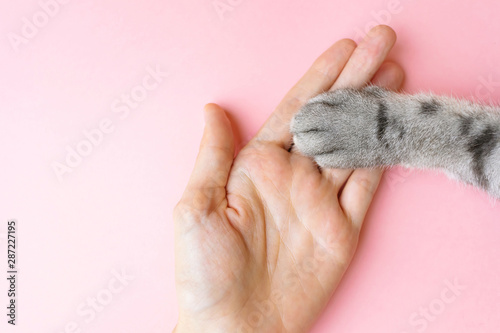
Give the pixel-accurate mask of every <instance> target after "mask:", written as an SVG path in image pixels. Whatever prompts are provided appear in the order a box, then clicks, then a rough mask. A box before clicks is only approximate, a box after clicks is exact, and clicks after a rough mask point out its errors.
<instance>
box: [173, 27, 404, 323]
mask: <svg viewBox="0 0 500 333" xmlns="http://www.w3.org/2000/svg"><path fill="white" fill-rule="evenodd" d="M395 41H396V34H395V32H394V31H393V30H392V29H391V28H389V27H388V26H377V27H375V28H373V29H372V30H371V31H369V32H368V34H367V36H366V37H365V39H364V40H363V41H361V42H360V44H359V45H356V43H355V42H354V41H352V40H350V39H343V40H340V41H338V42H336V43H335V44H334V45H333V46H331V47H330V48H329V49H328V50H326V51H325V52H324V53H323V54H322V55H321V56H320V57H319V58H318V59H317V60H316V61H315V62H314V63H313V65H312V66H311V68H310V69H309V70H308V71H307V72H306V73H305V75H304V76H303V77H302V78H301V79H300V80H299V82H298V83H297V84H296V85H295V86H294V87H293V88H292V89H291V90H290V91H289V92H288V93H287V94H286V96H285V97H284V99H283V100H282V101H281V103H280V104H279V105H278V107H277V108H276V110H275V111H274V113H273V114H272V115H271V116H270V117H269V119H268V120H267V121H266V123H265V124H264V125H263V126H262V128H261V129H260V131H259V132H258V133H257V135H256V136H255V137H254V138H253V139H252V140H251V141H250V142H248V144H247V145H246V146H245V147H244V148H243V149H242V150H241V151H240V152H239V153H238V154H237V156H236V157H234V152H235V143H234V138H233V133H232V128H231V123H230V121H229V120H228V118H227V116H226V114H225V112H224V110H222V109H221V108H220V107H219V106H217V105H216V104H207V105H206V106H205V111H204V114H205V130H204V133H203V138H202V141H201V144H200V150H199V153H198V157H197V160H196V163H195V166H194V170H193V172H192V175H191V177H190V179H189V182H188V185H187V187H186V189H185V192H184V193H183V195H182V198H181V200H180V201H179V203H178V204H177V205H176V207H175V209H174V224H175V258H176V262H175V274H176V288H177V298H178V308H179V320H178V324H177V326H176V328H175V329H174V332H307V330H308V329H309V328H310V327H311V326H312V325H313V324H314V322H315V320H316V319H317V317H318V316H319V315H320V313H321V311H322V310H323V308H324V307H325V305H326V304H327V302H328V301H329V299H330V298H331V296H332V294H333V293H334V291H335V289H336V287H337V286H338V284H339V282H340V281H341V278H342V276H343V275H344V273H345V271H346V269H347V268H348V265H349V263H350V262H351V260H352V258H353V255H354V252H355V250H356V247H357V243H358V238H359V233H360V230H361V227H362V224H363V220H364V218H365V215H366V212H367V210H368V208H369V205H370V203H371V201H372V198H373V195H374V194H375V191H376V189H377V186H378V183H379V181H380V178H381V175H382V171H381V170H378V169H377V170H367V169H357V170H346V169H319V168H318V167H317V166H316V165H315V163H314V162H313V161H312V160H311V159H309V158H307V157H305V156H302V155H300V154H299V153H298V152H296V151H294V150H293V149H292V150H291V151H289V150H290V145H291V141H292V138H291V135H290V133H289V123H290V120H291V118H292V117H293V115H294V114H295V113H296V112H297V111H298V110H299V108H300V107H301V106H302V105H303V104H304V103H305V102H306V101H307V100H308V99H309V98H311V97H313V96H315V95H317V94H319V93H321V92H323V91H327V90H329V89H337V88H341V87H348V86H349V87H362V86H364V85H366V84H367V83H370V82H371V83H373V84H376V85H380V86H384V87H386V88H388V89H393V90H397V89H399V88H400V87H401V84H402V82H403V77H404V73H403V70H402V68H401V67H400V66H399V65H398V64H396V63H394V62H390V61H385V59H386V56H387V54H388V53H389V51H390V50H391V48H392V46H393V45H394V43H395Z"/></svg>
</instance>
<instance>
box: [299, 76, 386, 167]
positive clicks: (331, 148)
mask: <svg viewBox="0 0 500 333" xmlns="http://www.w3.org/2000/svg"><path fill="white" fill-rule="evenodd" d="M387 94H388V91H386V90H384V89H383V88H380V87H376V86H369V87H366V88H363V89H352V88H345V89H338V90H335V91H331V92H326V93H323V94H320V95H318V96H316V97H314V98H312V99H310V100H309V101H308V102H307V103H306V104H305V105H304V106H303V107H302V108H301V109H300V111H299V112H298V113H297V114H296V115H295V117H294V118H293V119H292V122H291V126H290V131H291V133H292V135H293V141H294V144H295V147H296V148H297V149H298V150H299V151H300V152H301V153H302V154H304V155H306V156H310V157H313V158H314V160H315V161H316V163H317V164H318V165H319V166H321V167H332V168H362V167H372V166H375V165H377V164H380V157H381V156H382V154H381V152H380V150H381V144H380V141H381V140H380V139H381V136H383V134H384V133H383V130H384V126H385V125H386V124H384V122H387V119H384V104H383V103H382V102H381V101H382V100H383V98H384V97H385V96H386V95H387Z"/></svg>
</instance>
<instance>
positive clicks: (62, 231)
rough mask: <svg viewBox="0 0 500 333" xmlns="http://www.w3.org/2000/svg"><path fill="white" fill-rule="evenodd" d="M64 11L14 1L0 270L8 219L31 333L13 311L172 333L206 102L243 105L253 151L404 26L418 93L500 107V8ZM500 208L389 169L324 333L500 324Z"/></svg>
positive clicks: (1, 46) (4, 44) (261, 5)
mask: <svg viewBox="0 0 500 333" xmlns="http://www.w3.org/2000/svg"><path fill="white" fill-rule="evenodd" d="M62 2H66V3H65V4H59V5H57V6H54V5H53V4H54V3H56V2H55V0H42V1H41V2H40V3H43V4H45V3H52V6H45V7H46V10H47V11H49V12H51V15H52V16H50V17H49V16H45V17H44V15H43V14H40V13H41V10H42V9H41V7H40V4H39V2H38V1H34V0H31V1H23V2H10V1H2V2H1V3H0V36H2V39H1V41H0V60H1V79H0V80H1V81H0V82H1V89H0V97H1V99H0V100H1V101H2V108H1V111H0V124H2V130H1V131H0V152H1V156H2V157H3V160H2V172H1V173H0V189H1V191H0V193H1V194H0V248H1V249H3V250H2V251H1V254H0V258H1V259H0V260H1V262H2V265H1V267H2V273H1V275H2V276H3V274H4V273H5V271H6V267H5V262H6V255H5V248H6V240H5V232H6V227H7V220H8V219H16V220H17V221H18V224H19V231H18V237H19V239H20V240H19V242H20V243H19V246H20V247H19V251H18V256H19V283H18V288H19V290H20V294H19V298H18V301H19V306H18V325H17V326H16V327H15V328H13V327H10V325H7V324H6V316H5V314H4V312H6V310H2V312H1V316H0V318H2V319H1V322H0V331H1V332H30V333H31V332H37V333H38V332H46V333H49V332H51V333H62V332H77V331H76V330H75V328H74V327H78V328H79V329H81V331H82V332H96V333H101V332H121V333H129V332H130V333H132V332H149V333H157V332H168V331H171V330H172V328H173V327H174V326H175V323H176V317H177V308H176V300H175V287H174V257H173V226H172V218H171V215H172V209H173V206H174V205H175V203H176V202H177V200H178V199H179V198H180V195H181V193H182V191H183V188H184V185H185V184H186V181H187V179H188V176H189V173H190V171H191V168H192V165H193V162H194V159H195V157H196V153H197V151H198V143H199V140H200V138H201V131H202V128H203V117H202V107H203V105H204V104H205V103H207V102H217V103H219V104H221V105H222V106H224V107H226V108H227V109H228V110H230V111H231V114H232V118H233V119H235V120H236V121H237V122H238V124H239V125H240V126H241V127H242V134H241V136H242V138H243V140H246V139H248V138H249V137H250V136H251V135H253V134H254V133H255V131H256V130H257V129H258V127H259V126H260V124H261V123H262V122H263V121H264V120H265V119H266V118H267V117H268V116H269V114H270V113H271V112H272V110H273V108H274V107H275V106H276V105H277V103H278V102H279V100H280V99H281V98H282V96H283V95H284V93H285V92H286V91H287V90H288V89H289V88H290V87H291V86H292V85H293V84H294V83H295V82H296V80H297V79H298V78H299V77H300V76H301V75H302V73H303V72H304V71H305V70H306V69H307V68H308V66H309V65H310V64H311V63H312V61H313V60H314V59H315V58H316V57H317V56H318V55H319V54H320V53H321V52H322V51H323V50H325V49H326V48H327V47H328V46H330V45H331V44H332V43H333V42H335V41H336V40H338V39H341V38H344V37H351V38H356V39H359V38H360V35H361V33H362V32H364V31H366V29H368V28H369V27H370V26H372V25H374V23H375V22H376V23H384V24H389V25H391V26H392V27H393V28H394V29H395V31H396V32H397V34H398V42H397V44H396V47H395V49H394V50H393V52H392V53H391V55H390V58H391V59H394V60H397V61H398V62H400V63H401V64H402V66H403V67H404V68H405V70H406V72H407V81H406V86H405V89H406V90H407V91H409V92H416V91H419V90H425V91H428V90H430V91H434V92H436V93H440V94H453V95H455V96H461V97H467V98H476V99H481V100H487V101H489V100H492V101H499V100H500V65H499V63H498V59H500V44H499V32H500V20H499V19H498V13H499V12H500V3H499V2H497V1H492V0H490V1H481V2H478V1H475V2H472V1H451V0H446V1H432V0H425V1H424V0H421V1H414V0H391V1H381V0H376V1H374V0H370V1H368V0H364V1H332V0H329V1H271V2H270V1H243V0H241V1H234V0H233V1H229V0H220V1H213V0H206V1H168V2H166V1H141V2H139V1H131V2H126V1H117V0H114V1H113V0H101V1H90V0H88V1H62V0H60V3H62ZM57 3H59V2H57ZM57 3H56V4H57ZM216 3H225V4H226V5H227V6H230V8H231V10H228V11H226V12H224V13H218V12H217V11H216V9H215V7H214V4H216ZM34 16H35V20H38V21H37V22H38V24H39V25H43V27H41V28H36V27H35V30H34V29H33V28H32V29H31V30H30V29H29V27H27V23H26V20H28V21H31V22H33V19H34ZM24 18H26V20H24ZM44 18H46V19H47V20H44ZM23 33H24V34H25V35H24V36H25V37H23ZM14 34H15V35H16V36H17V37H16V36H15V35H14ZM26 36H27V37H26ZM152 71H156V72H157V74H155V78H153V77H148V75H151V74H150V73H151V72H152ZM164 73H168V75H166V74H164ZM146 88H147V89H146ZM131 93H132V95H133V96H135V98H136V102H137V103H134V102H133V101H132V102H129V103H130V104H129V106H127V104H126V103H127V102H126V101H125V99H126V98H127V97H126V96H124V95H123V94H131ZM96 129H98V131H99V132H98V131H97V130H96ZM85 133H87V134H85ZM86 135H89V136H91V137H92V138H93V140H94V143H95V144H94V145H91V146H89V145H87V144H86V142H88V141H87V139H86ZM72 149H80V150H81V151H83V152H84V153H85V155H86V156H84V157H83V158H82V159H81V160H78V159H76V158H75V157H74V156H73V157H68V154H70V153H69V151H71V150H72ZM66 158H69V159H70V160H69V161H70V163H71V164H72V167H69V168H67V169H64V172H62V171H61V170H59V174H58V173H57V172H55V171H54V165H58V164H57V163H60V164H63V163H66V161H65V160H66ZM72 158H73V159H72ZM61 172H62V173H61ZM499 216H500V205H498V203H497V204H493V203H492V202H491V200H489V199H488V198H487V197H486V196H485V195H484V194H482V193H479V192H477V191H474V190H472V189H470V188H468V187H467V188H466V187H464V186H461V185H458V184H456V183H453V182H451V181H449V180H447V178H446V177H444V176H442V175H439V174H436V173H432V172H407V171H405V170H403V169H395V170H393V171H390V172H388V173H386V175H385V176H384V180H383V182H382V184H381V187H380V191H379V193H378V195H377V197H376V199H375V202H374V204H373V206H372V208H371V210H370V213H369V217H368V220H367V221H366V224H365V229H364V231H363V233H362V235H361V241H360V245H359V251H358V253H357V254H356V257H355V259H354V262H353V263H352V266H351V268H350V270H349V271H348V272H347V274H346V275H345V279H344V280H343V282H342V284H341V285H340V287H339V289H338V291H337V293H336V294H335V296H334V297H333V298H332V300H331V302H330V304H329V306H328V308H327V309H326V310H325V312H324V314H323V315H322V317H321V318H320V320H319V321H318V323H317V325H316V326H315V328H314V329H313V332H315V333H319V332H371V333H382V332H384V333H386V332H394V333H403V332H406V333H413V332H424V331H425V332H456V333H460V332H499V331H500V285H499V283H498V281H500V245H499V242H498V240H499V239H500V221H499ZM117 276H121V277H120V278H117ZM1 281H2V282H0V295H1V296H0V304H1V308H2V309H5V306H6V304H7V303H6V302H7V296H6V290H7V281H6V279H5V278H2V279H1ZM453 284H459V285H461V286H465V287H464V288H463V289H460V288H458V289H457V287H450V285H453ZM92 298H98V299H100V300H101V301H102V302H104V303H105V304H103V306H102V307H100V308H99V311H93V310H89V309H91V308H90V307H89V305H88V302H91V300H92ZM429 309H430V310H429ZM425 311H427V314H423V313H424V312H425ZM72 325H73V326H72ZM68 327H69V328H68ZM72 327H73V328H72Z"/></svg>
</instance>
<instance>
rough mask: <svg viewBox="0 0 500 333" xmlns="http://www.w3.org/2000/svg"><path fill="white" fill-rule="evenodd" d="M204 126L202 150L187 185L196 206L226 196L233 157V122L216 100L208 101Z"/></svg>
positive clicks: (209, 204)
mask: <svg viewBox="0 0 500 333" xmlns="http://www.w3.org/2000/svg"><path fill="white" fill-rule="evenodd" d="M204 112H205V129H204V131H203V137H202V139H201V143H200V150H199V152H198V157H197V158H196V163H195V166H194V169H193V172H192V173H191V177H190V179H189V182H188V186H187V188H186V192H189V193H188V196H194V197H195V198H197V199H196V200H194V204H195V205H196V207H193V208H197V209H201V210H206V209H210V208H213V205H214V204H218V203H220V201H221V200H222V199H224V198H225V196H226V190H225V186H226V184H227V179H228V176H229V171H230V170H231V166H232V164H233V158H234V138H233V132H232V128H231V123H230V121H229V119H228V118H227V116H226V114H225V112H224V110H223V109H222V108H221V107H219V106H218V105H217V104H207V105H205V110H204Z"/></svg>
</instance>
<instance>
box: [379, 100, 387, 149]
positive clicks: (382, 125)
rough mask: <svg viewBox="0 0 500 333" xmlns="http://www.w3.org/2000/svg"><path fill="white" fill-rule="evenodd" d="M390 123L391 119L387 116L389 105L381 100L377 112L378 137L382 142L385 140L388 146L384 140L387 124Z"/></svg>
mask: <svg viewBox="0 0 500 333" xmlns="http://www.w3.org/2000/svg"><path fill="white" fill-rule="evenodd" d="M388 125H389V119H388V118H387V106H386V105H385V104H384V103H382V102H380V103H379V104H378V113H377V139H378V141H380V142H383V143H384V144H385V146H386V147H387V146H388V144H387V142H386V141H385V140H384V135H385V131H386V129H387V126H388Z"/></svg>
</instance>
